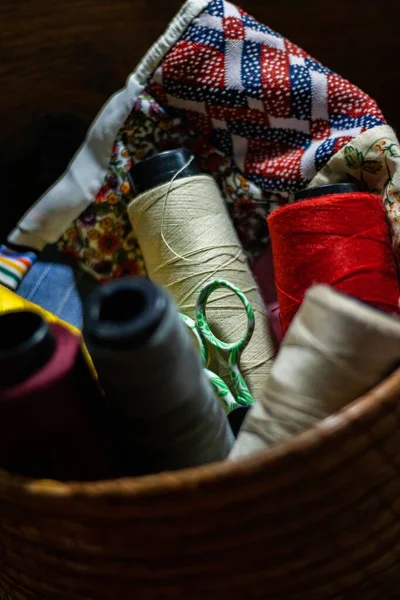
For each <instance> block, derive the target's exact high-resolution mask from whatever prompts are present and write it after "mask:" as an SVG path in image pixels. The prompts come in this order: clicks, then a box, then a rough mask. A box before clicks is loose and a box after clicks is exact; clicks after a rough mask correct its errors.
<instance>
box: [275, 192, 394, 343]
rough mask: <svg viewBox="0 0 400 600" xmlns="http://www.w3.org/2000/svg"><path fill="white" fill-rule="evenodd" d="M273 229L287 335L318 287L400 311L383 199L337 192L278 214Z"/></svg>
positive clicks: (282, 210)
mask: <svg viewBox="0 0 400 600" xmlns="http://www.w3.org/2000/svg"><path fill="white" fill-rule="evenodd" d="M268 225H269V230H270V235H271V244H272V255H273V260H274V267H275V284H276V288H277V294H278V301H279V308H280V320H281V326H282V331H283V333H285V332H286V330H287V328H288V327H289V325H290V323H291V321H292V319H293V317H294V315H295V314H296V311H297V309H298V308H299V306H300V304H301V302H302V300H303V296H304V294H305V292H306V290H307V289H308V288H309V287H310V286H311V285H312V284H313V283H326V284H329V285H331V286H333V287H334V288H336V289H337V290H340V291H341V292H344V293H346V294H349V295H351V296H354V297H356V298H359V299H360V300H363V301H364V302H368V303H369V304H372V305H373V306H376V307H377V308H380V309H382V310H384V311H386V312H389V313H398V312H399V308H398V301H399V295H400V288H399V281H398V277H397V268H396V263H395V259H394V254H393V252H392V247H391V240H390V233H389V228H388V224H387V221H386V213H385V209H384V207H383V204H382V198H380V197H379V196H375V195H374V194H369V193H364V192H353V193H342V194H340V193H339V194H335V193H333V194H328V195H325V196H322V197H318V198H313V199H310V200H303V201H301V202H298V203H296V204H290V205H287V206H284V207H282V208H279V209H277V210H276V211H274V212H273V213H272V214H271V215H270V216H269V217H268Z"/></svg>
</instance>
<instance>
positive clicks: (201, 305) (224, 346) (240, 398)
mask: <svg viewBox="0 0 400 600" xmlns="http://www.w3.org/2000/svg"><path fill="white" fill-rule="evenodd" d="M221 287H225V288H228V289H230V290H231V291H232V292H234V293H235V294H236V295H237V296H238V297H239V298H240V300H241V302H242V304H243V306H244V309H245V311H246V315H247V327H246V332H245V334H244V336H243V337H242V338H241V339H240V340H238V341H237V342H232V343H227V342H223V341H222V340H220V339H219V338H217V337H216V336H215V335H214V333H213V332H212V330H211V328H210V326H209V324H208V321H207V317H206V305H207V300H208V298H209V297H210V295H211V294H212V293H213V292H214V291H215V290H216V289H218V288H221ZM181 317H182V320H183V321H184V323H185V324H186V325H187V327H188V328H189V329H190V331H191V332H192V333H193V335H194V337H195V339H196V341H197V343H198V346H199V349H200V356H201V360H202V363H203V368H204V370H205V372H206V374H207V377H208V378H209V380H210V382H211V383H212V385H213V386H214V389H215V391H216V393H217V395H218V397H219V399H220V400H221V401H222V403H223V405H224V407H225V410H226V411H227V412H228V413H230V412H232V411H233V410H235V409H236V408H239V407H240V406H249V405H251V404H253V403H254V399H253V397H252V395H251V393H250V390H249V388H248V386H247V383H246V381H245V379H244V377H243V375H242V374H241V372H240V368H239V361H240V356H241V354H242V352H243V350H244V349H245V348H246V346H247V345H248V343H249V342H250V340H251V337H252V335H253V331H254V325H255V321H254V312H253V309H252V306H251V304H250V302H249V300H248V299H247V297H246V295H245V294H244V293H243V292H242V291H241V290H240V289H239V288H238V287H236V285H234V284H233V283H230V282H229V281H225V280H224V279H213V280H212V281H210V282H209V283H206V284H205V285H204V286H203V287H202V288H201V289H200V293H199V296H198V298H197V303H196V317H197V322H195V321H194V320H193V319H191V318H190V317H187V316H186V315H183V314H181ZM206 342H208V343H209V344H210V345H211V346H213V347H214V348H217V349H218V350H222V351H224V352H227V353H228V369H229V376H230V379H231V381H232V388H233V390H234V393H235V396H234V395H233V394H232V392H231V391H230V389H229V387H228V386H227V384H226V383H225V382H224V381H223V380H222V379H221V377H219V376H218V375H216V374H215V373H214V372H213V371H210V370H209V369H208V360H209V354H208V347H207V343H206Z"/></svg>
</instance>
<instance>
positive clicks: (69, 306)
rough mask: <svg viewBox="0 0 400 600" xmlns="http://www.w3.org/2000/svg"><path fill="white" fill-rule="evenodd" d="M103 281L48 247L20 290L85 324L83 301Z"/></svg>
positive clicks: (69, 319) (62, 315)
mask: <svg viewBox="0 0 400 600" xmlns="http://www.w3.org/2000/svg"><path fill="white" fill-rule="evenodd" d="M97 285H99V284H98V282H97V281H96V280H95V279H93V277H91V276H90V275H89V274H87V273H85V272H84V271H82V270H81V269H79V268H77V267H74V265H73V263H72V262H71V261H69V259H68V258H64V257H63V256H60V255H59V254H58V252H57V249H56V248H55V246H49V247H47V248H46V249H45V250H44V251H43V252H42V253H41V254H40V256H39V257H38V259H37V261H36V262H35V264H34V265H33V266H32V268H31V269H30V270H29V272H28V273H27V275H26V276H25V277H24V279H23V280H22V282H21V283H20V285H19V287H18V289H17V293H18V294H19V295H20V296H23V297H24V298H26V299H27V300H30V301H31V302H34V303H35V304H39V306H41V307H42V308H45V309H46V310H48V311H50V312H52V313H53V314H55V315H57V316H58V317H60V318H61V319H64V321H67V322H68V323H71V325H75V327H78V328H79V329H81V328H82V303H83V300H84V298H85V297H86V296H87V295H88V294H90V292H91V291H92V290H93V289H94V288H95V287H96V286H97Z"/></svg>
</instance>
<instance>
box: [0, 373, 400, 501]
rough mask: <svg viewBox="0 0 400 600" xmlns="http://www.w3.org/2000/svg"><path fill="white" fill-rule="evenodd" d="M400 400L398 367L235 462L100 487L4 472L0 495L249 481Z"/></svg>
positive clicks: (161, 489) (162, 489) (157, 489)
mask: <svg viewBox="0 0 400 600" xmlns="http://www.w3.org/2000/svg"><path fill="white" fill-rule="evenodd" d="M399 399H400V368H398V369H397V370H396V371H394V372H393V373H392V374H391V375H390V376H388V377H387V378H386V379H385V380H384V381H382V382H380V383H379V384H378V385H377V386H375V387H374V388H373V389H372V390H370V391H369V392H367V393H366V394H365V395H363V396H361V397H360V398H358V399H356V400H354V401H353V402H351V403H350V404H348V405H346V406H345V407H344V408H343V409H342V410H341V411H339V412H338V413H336V414H334V415H331V416H329V417H327V418H326V419H324V420H322V421H320V422H319V423H317V424H316V425H315V426H313V427H311V428H310V429H308V430H307V431H304V432H302V433H299V434H297V435H295V436H293V437H292V438H290V439H288V440H286V441H284V442H282V443H280V444H277V445H276V446H273V447H271V448H266V449H263V450H260V451H258V452H256V453H254V454H253V455H251V456H248V457H245V458H243V459H240V460H235V461H229V460H225V461H220V462H217V463H213V464H210V465H204V466H200V467H193V468H189V469H182V470H180V471H171V472H164V473H158V474H156V475H144V476H141V477H124V478H120V479H112V480H104V481H96V482H59V481H52V480H32V479H30V478H26V477H21V476H16V475H12V474H10V473H7V472H6V471H4V470H1V469H0V492H2V493H6V494H8V493H12V495H13V496H14V497H16V495H17V496H30V497H32V496H35V497H36V498H40V497H42V498H43V499H48V500H50V499H52V500H56V499H57V498H59V499H60V500H62V499H64V500H65V499H67V498H69V499H72V498H73V497H74V496H76V497H80V498H82V496H88V497H89V496H90V497H91V498H93V499H94V498H96V497H102V498H104V496H115V495H118V496H134V497H136V498H137V497H143V496H155V495H157V496H159V495H162V494H165V493H169V492H172V491H175V492H176V491H179V490H180V489H182V490H184V489H188V488H193V485H196V486H200V485H207V484H209V483H212V482H215V481H216V479H218V480H221V479H223V480H225V481H226V480H228V479H232V478H238V477H239V478H240V477H241V476H246V477H248V475H249V472H250V473H253V472H257V471H260V470H263V469H264V468H265V467H266V466H267V465H268V463H272V462H275V461H277V460H279V459H282V458H285V457H287V456H288V455H291V456H293V455H297V454H304V453H305V452H309V451H312V450H315V448H317V447H318V446H319V445H321V444H323V443H326V442H327V441H329V440H330V439H332V438H334V437H336V436H337V435H340V434H343V433H345V432H346V430H348V429H350V428H351V427H353V426H354V425H355V424H357V422H362V421H364V420H365V419H371V418H373V416H374V414H376V413H380V412H382V409H385V407H392V406H393V405H394V403H396V402H397V401H398V400H399Z"/></svg>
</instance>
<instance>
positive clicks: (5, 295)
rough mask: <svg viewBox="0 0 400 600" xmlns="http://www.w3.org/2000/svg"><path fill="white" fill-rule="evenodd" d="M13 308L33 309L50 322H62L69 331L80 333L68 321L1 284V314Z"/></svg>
mask: <svg viewBox="0 0 400 600" xmlns="http://www.w3.org/2000/svg"><path fill="white" fill-rule="evenodd" d="M13 310H33V311H35V312H37V313H39V315H40V316H41V317H43V319H45V320H46V321H48V322H49V323H60V324H61V325H63V326H64V327H66V328H67V329H69V331H72V333H79V330H78V329H77V328H76V327H74V326H73V325H70V324H69V323H66V322H65V321H63V320H62V319H59V318H58V317H56V316H55V315H53V314H52V313H50V312H48V311H47V310H45V309H43V308H41V307H40V306H37V304H34V303H33V302H30V301H29V300H26V299H25V298H22V297H21V296H19V295H18V294H16V293H15V292H12V291H11V290H9V289H7V288H6V287H4V286H3V285H1V284H0V314H3V313H6V312H11V311H13Z"/></svg>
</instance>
